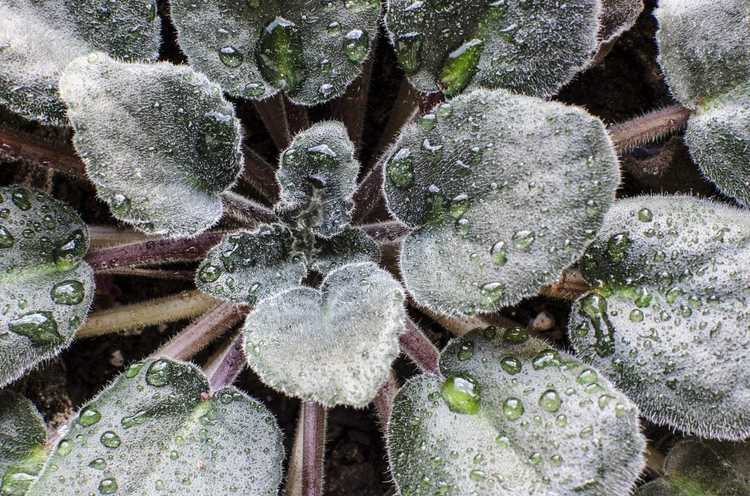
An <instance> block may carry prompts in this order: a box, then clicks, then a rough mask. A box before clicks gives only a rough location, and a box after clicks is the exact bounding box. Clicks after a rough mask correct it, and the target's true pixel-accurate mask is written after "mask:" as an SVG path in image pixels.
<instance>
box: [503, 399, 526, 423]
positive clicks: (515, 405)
mask: <svg viewBox="0 0 750 496" xmlns="http://www.w3.org/2000/svg"><path fill="white" fill-rule="evenodd" d="M524 411H525V410H524V407H523V402H522V401H521V400H519V399H518V398H512V397H511V398H508V399H506V400H505V401H504V402H503V415H505V418H507V419H508V420H518V419H519V418H521V417H522V416H523V412H524Z"/></svg>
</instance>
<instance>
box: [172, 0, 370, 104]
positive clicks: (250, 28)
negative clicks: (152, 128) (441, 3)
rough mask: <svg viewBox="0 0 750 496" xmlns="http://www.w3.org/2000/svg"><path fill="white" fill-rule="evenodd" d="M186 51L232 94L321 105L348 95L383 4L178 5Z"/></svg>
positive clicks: (179, 0)
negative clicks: (279, 95)
mask: <svg viewBox="0 0 750 496" xmlns="http://www.w3.org/2000/svg"><path fill="white" fill-rule="evenodd" d="M171 5H172V19H173V20H174V23H175V25H176V26H177V32H178V38H179V43H180V46H181V47H182V49H183V51H184V52H185V54H187V56H188V58H189V59H190V63H191V64H192V65H193V66H195V67H196V68H197V69H198V70H200V71H202V72H205V73H206V74H207V75H208V76H209V77H210V78H211V79H213V80H214V81H217V82H218V83H220V84H221V86H222V87H223V88H224V89H225V90H226V91H227V92H228V93H230V94H231V95H234V96H241V97H245V98H249V99H252V100H261V99H264V98H268V97H270V96H273V95H275V94H276V93H278V92H279V91H283V92H284V93H286V94H287V95H288V96H289V98H290V99H291V100H292V101H294V102H295V103H299V104H302V105H316V104H319V103H323V102H325V101H328V100H330V99H332V98H335V97H337V96H339V95H341V94H343V93H344V91H345V90H346V88H347V86H349V84H351V83H352V81H354V80H355V79H356V78H357V76H359V74H360V72H361V71H362V64H363V63H364V61H365V60H366V59H367V57H368V56H369V54H370V49H371V47H372V45H373V42H374V41H375V38H376V37H377V33H378V18H379V16H380V2H379V1H378V0H346V1H344V2H341V1H339V2H309V1H306V0H305V1H303V0H286V1H283V2H282V1H276V0H274V1H257V0H251V1H243V2H235V1H230V0H208V1H203V2H194V1H192V0H173V1H172V2H171Z"/></svg>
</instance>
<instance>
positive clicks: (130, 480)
mask: <svg viewBox="0 0 750 496" xmlns="http://www.w3.org/2000/svg"><path fill="white" fill-rule="evenodd" d="M208 391H209V385H208V381H207V380H206V377H205V376H204V375H203V374H202V373H201V372H200V370H199V369H197V368H196V367H194V366H192V365H189V364H185V363H180V362H174V361H171V360H169V359H159V360H153V359H150V360H147V361H145V362H143V363H138V364H135V365H132V366H131V367H130V368H129V369H128V370H127V371H126V372H125V373H123V374H122V375H120V376H119V377H118V378H117V379H115V381H114V382H113V383H112V384H111V385H110V386H108V387H107V388H106V389H105V390H104V391H102V392H101V393H100V394H99V395H98V396H97V397H96V398H94V399H93V400H91V401H90V402H89V403H87V404H86V405H85V406H84V407H83V409H82V410H81V411H80V412H79V414H78V416H77V417H76V418H75V419H74V420H73V422H72V425H71V427H70V429H69V430H68V432H67V433H66V435H65V437H64V438H63V439H62V440H60V441H59V442H58V443H57V446H56V447H55V449H54V451H53V452H52V454H51V455H50V458H49V461H48V462H47V465H46V466H45V468H44V470H43V471H42V474H41V475H40V477H39V479H38V480H37V482H36V483H35V484H34V485H33V486H32V487H31V490H30V491H29V493H28V496H49V495H51V494H54V495H56V496H80V495H83V494H86V495H88V494H105V495H106V494H154V495H156V494H162V493H163V494H190V495H192V496H231V495H235V494H243V495H248V496H275V495H276V494H277V493H278V488H279V485H280V483H281V480H282V473H281V472H282V462H283V458H284V448H283V444H282V439H281V431H280V430H279V427H278V425H277V424H276V420H275V419H274V417H273V415H272V414H271V413H270V412H269V411H268V409H267V408H266V407H265V406H263V405H262V404H261V403H259V402H258V401H256V400H254V399H252V398H249V397H248V396H246V395H245V394H243V393H241V392H240V391H239V390H237V389H235V388H234V387H227V388H224V389H221V390H219V391H216V392H214V393H213V394H212V395H210V396H209V394H208Z"/></svg>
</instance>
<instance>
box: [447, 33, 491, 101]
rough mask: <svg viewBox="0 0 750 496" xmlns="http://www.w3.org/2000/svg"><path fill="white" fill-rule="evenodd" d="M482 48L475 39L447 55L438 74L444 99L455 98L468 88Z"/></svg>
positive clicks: (482, 44) (480, 42) (480, 43)
mask: <svg viewBox="0 0 750 496" xmlns="http://www.w3.org/2000/svg"><path fill="white" fill-rule="evenodd" d="M483 48H484V43H483V42H482V40H479V39H476V38H475V39H472V40H469V41H467V42H466V43H464V44H463V45H461V46H460V47H458V48H457V49H456V50H454V51H453V52H451V53H450V54H448V58H447V59H446V61H445V63H444V64H443V69H442V70H441V72H440V82H441V84H442V86H443V93H445V96H446V97H448V98H450V97H453V96H456V95H457V94H459V93H461V91H463V89H464V88H466V86H468V84H469V83H470V82H471V79H472V78H473V77H474V74H475V73H476V69H477V65H478V64H479V57H480V56H481V55H482V49H483Z"/></svg>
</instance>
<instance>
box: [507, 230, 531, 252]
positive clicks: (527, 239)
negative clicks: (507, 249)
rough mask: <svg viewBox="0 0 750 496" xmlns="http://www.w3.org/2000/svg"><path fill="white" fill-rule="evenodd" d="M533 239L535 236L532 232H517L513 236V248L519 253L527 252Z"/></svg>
mask: <svg viewBox="0 0 750 496" xmlns="http://www.w3.org/2000/svg"><path fill="white" fill-rule="evenodd" d="M535 239H536V235H535V234H534V233H533V232H532V231H528V230H522V231H517V232H516V233H514V234H513V238H512V240H513V246H515V247H516V248H517V249H519V250H521V251H529V249H530V248H531V245H532V244H534V240H535Z"/></svg>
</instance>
